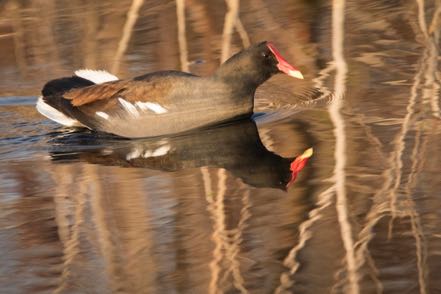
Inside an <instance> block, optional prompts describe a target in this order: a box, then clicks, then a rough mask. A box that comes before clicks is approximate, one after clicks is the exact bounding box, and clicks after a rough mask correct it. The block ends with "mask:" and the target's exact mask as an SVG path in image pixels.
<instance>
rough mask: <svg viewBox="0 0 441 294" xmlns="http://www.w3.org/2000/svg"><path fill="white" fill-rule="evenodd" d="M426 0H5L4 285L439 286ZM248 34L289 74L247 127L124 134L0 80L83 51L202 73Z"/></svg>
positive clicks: (324, 289) (38, 79)
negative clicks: (294, 166)
mask: <svg viewBox="0 0 441 294" xmlns="http://www.w3.org/2000/svg"><path fill="white" fill-rule="evenodd" d="M440 13H441V5H440V3H439V1H427V0H426V1H424V0H415V1H405V2H396V1H395V2H389V1H376V2H375V3H374V2H372V1H363V0H362V1H354V0H333V1H277V3H276V2H275V1H267V0H257V1H254V0H253V1H245V0H242V1H234V0H229V1H221V0H219V1H206V2H204V1H198V0H186V1H152V0H149V1H147V0H145V1H107V2H102V3H94V2H93V3H92V2H88V3H85V2H82V1H68V2H65V3H64V2H59V1H27V2H26V1H13V0H10V1H5V2H4V3H3V4H1V5H0V15H1V16H2V17H1V21H0V38H1V39H0V40H1V42H0V52H2V56H1V57H0V71H1V72H2V79H1V80H0V93H1V95H2V96H8V97H5V98H0V112H1V117H2V119H0V129H1V130H2V132H1V133H0V154H1V155H2V156H1V158H0V183H1V185H0V195H1V197H0V249H1V251H2V264H1V266H0V286H1V287H2V291H5V293H33V292H57V293H83V292H84V291H85V289H87V291H89V292H91V293H110V292H125V293H170V292H171V293H173V292H183V293H207V292H209V293H223V292H225V293H236V292H240V293H273V292H275V293H437V291H439V288H440V287H441V284H440V282H439V281H440V280H441V279H440V278H441V277H440V276H439V275H440V274H439V273H440V272H441V271H440V264H441V260H440V258H439V256H440V255H439V248H440V246H441V244H440V236H441V232H440V228H441V219H440V216H439V211H440V208H441V203H440V199H439V191H441V185H440V183H441V182H440V181H439V177H438V174H439V173H440V172H441V170H440V160H439V158H440V157H439V154H441V153H440V147H439V146H441V144H440V142H441V132H440V127H439V126H440V124H439V118H440V107H439V103H440V75H439V73H440V66H439V40H440V23H439V21H440ZM264 39H268V40H272V41H274V42H275V43H276V44H277V47H278V48H280V50H281V52H283V54H284V55H286V59H287V60H290V61H291V60H292V61H293V62H294V63H295V64H296V65H297V66H298V67H299V68H301V70H302V72H304V73H305V77H306V79H305V81H302V82H298V81H296V82H293V81H292V80H288V79H285V77H282V76H277V77H275V78H273V79H272V80H271V81H270V82H269V83H267V84H266V85H265V86H264V87H262V88H261V89H259V90H258V93H257V99H256V105H255V110H256V112H259V116H256V117H255V118H254V120H255V122H256V123H257V126H256V125H255V124H254V123H253V122H243V123H242V124H233V125H227V126H223V127H221V128H216V129H211V130H206V131H204V132H200V133H196V134H189V135H186V136H182V137H171V138H166V139H164V138H161V139H148V140H136V141H128V140H120V139H115V138H108V137H102V136H98V135H96V134H91V133H88V132H71V131H69V130H61V129H60V128H59V127H58V126H56V125H54V124H52V123H50V122H48V121H46V120H45V119H44V118H42V117H41V116H39V115H38V114H37V113H36V112H35V110H34V109H33V106H32V105H31V104H32V103H34V101H35V98H23V97H21V98H20V99H18V98H17V97H11V95H14V96H17V95H36V94H38V91H39V89H40V88H41V85H42V84H43V83H44V82H45V81H47V80H49V79H51V78H54V77H57V76H63V75H70V74H71V73H72V71H73V70H74V69H77V68H81V67H90V68H104V69H108V70H113V71H114V73H116V74H118V75H119V76H121V77H123V78H124V77H131V76H135V75H138V74H142V73H145V72H149V71H153V70H159V69H184V70H187V69H188V70H190V71H191V72H193V73H195V74H204V75H205V74H209V73H211V72H212V71H213V70H214V69H215V68H217V66H218V65H219V63H220V62H221V61H222V60H225V59H226V58H228V56H229V55H230V54H232V53H233V52H236V51H238V50H240V49H241V48H243V47H246V46H247V44H248V43H254V42H258V41H261V40H264ZM310 146H313V147H314V157H313V158H312V159H311V161H310V162H309V164H308V166H307V167H306V168H305V169H304V170H303V171H302V172H301V173H300V175H299V178H298V180H297V181H296V182H295V183H294V185H292V186H290V187H289V189H286V188H285V187H286V181H287V180H289V177H290V170H289V164H290V163H291V161H292V159H293V157H294V156H296V155H299V154H301V153H302V152H303V151H304V150H305V149H307V148H308V147H310ZM153 155H155V156H153Z"/></svg>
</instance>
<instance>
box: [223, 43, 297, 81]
mask: <svg viewBox="0 0 441 294" xmlns="http://www.w3.org/2000/svg"><path fill="white" fill-rule="evenodd" d="M276 73H285V74H287V75H289V76H292V77H294V78H298V79H303V75H302V74H301V72H300V71H299V70H298V69H297V68H295V67H294V66H292V65H290V64H289V63H288V62H287V61H286V60H285V59H284V58H283V57H282V56H281V54H280V52H279V51H278V50H277V49H276V47H275V46H274V44H272V43H271V42H267V41H264V42H261V43H259V44H255V45H253V46H251V47H249V48H247V49H245V50H242V51H240V52H239V53H236V54H235V55H233V56H232V57H231V58H230V59H228V60H227V61H226V62H225V63H224V64H222V65H221V67H220V68H219V70H218V71H217V72H216V75H217V76H221V77H222V78H223V79H225V80H228V81H229V82H230V83H234V84H237V85H242V87H247V88H250V89H251V88H254V90H255V88H257V87H258V86H259V85H260V84H262V83H263V82H265V81H266V80H267V79H269V78H270V77H271V76H272V75H274V74H276Z"/></svg>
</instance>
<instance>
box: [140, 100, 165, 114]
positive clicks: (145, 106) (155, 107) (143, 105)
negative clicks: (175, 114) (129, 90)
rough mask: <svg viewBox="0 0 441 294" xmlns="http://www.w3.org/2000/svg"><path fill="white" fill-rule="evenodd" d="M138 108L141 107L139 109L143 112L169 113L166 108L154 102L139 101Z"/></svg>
mask: <svg viewBox="0 0 441 294" xmlns="http://www.w3.org/2000/svg"><path fill="white" fill-rule="evenodd" d="M135 104H136V106H138V107H139V109H142V110H151V111H153V112H154V113H156V114H162V113H166V112H168V110H167V109H166V108H164V107H162V106H161V105H160V104H158V103H154V102H140V101H137V102H135Z"/></svg>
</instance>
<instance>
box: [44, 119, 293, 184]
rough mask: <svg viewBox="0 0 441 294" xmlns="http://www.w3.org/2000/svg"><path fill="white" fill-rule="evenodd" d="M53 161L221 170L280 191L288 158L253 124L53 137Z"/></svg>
mask: <svg viewBox="0 0 441 294" xmlns="http://www.w3.org/2000/svg"><path fill="white" fill-rule="evenodd" d="M51 143H52V146H51V150H50V155H51V158H52V160H54V161H58V162H59V161H63V162H66V161H85V162H89V163H93V164H102V165H111V166H123V167H138V168H150V169H155V170H163V171H178V170H182V169H187V168H197V167H203V166H208V167H217V168H224V169H226V170H228V171H229V172H231V173H232V174H233V175H235V176H236V177H239V178H241V179H242V180H243V181H244V182H245V183H247V184H248V185H250V186H254V187H268V188H278V189H282V190H285V189H286V184H287V183H288V181H289V180H290V177H291V171H290V163H291V161H292V160H293V159H292V158H283V157H281V156H279V155H277V154H274V153H273V152H271V151H269V150H267V149H266V148H265V146H264V145H263V144H262V141H261V140H260V137H259V133H258V130H257V127H256V124H255V123H254V121H251V120H245V121H241V122H236V123H231V124H226V125H222V126H217V127H214V128H210V129H204V130H198V131H195V132H191V133H187V134H184V135H180V136H173V137H161V138H148V139H138V140H125V139H120V138H116V137H112V136H110V135H103V134H97V133H92V132H84V131H82V132H79V131H73V132H68V131H65V132H63V133H56V134H53V138H52V139H51Z"/></svg>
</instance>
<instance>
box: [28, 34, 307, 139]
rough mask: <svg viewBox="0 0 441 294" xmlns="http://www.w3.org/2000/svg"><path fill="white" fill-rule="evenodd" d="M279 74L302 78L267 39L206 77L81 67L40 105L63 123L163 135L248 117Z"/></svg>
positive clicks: (51, 86) (47, 91) (46, 90)
mask: <svg viewBox="0 0 441 294" xmlns="http://www.w3.org/2000/svg"><path fill="white" fill-rule="evenodd" d="M277 73H285V74H287V75H289V76H292V77H294V78H299V79H303V75H302V74H301V72H300V71H299V70H298V69H297V68H295V67H294V66H292V65H290V64H289V63H288V62H287V61H286V60H285V59H284V58H283V57H282V56H281V54H280V52H279V51H278V50H277V49H276V47H275V46H274V44H273V43H271V42H266V41H265V42H261V43H259V44H255V45H253V46H251V47H249V48H247V49H245V50H242V51H240V52H238V53H236V54H235V55H233V56H232V57H231V58H229V59H228V60H227V61H226V62H224V63H223V64H222V65H221V66H220V67H219V68H218V69H217V70H216V71H215V72H214V73H213V74H212V75H211V76H208V77H200V76H196V75H193V74H190V73H186V72H180V71H159V72H153V73H149V74H145V75H142V76H138V77H135V78H133V79H126V80H120V79H118V78H117V77H116V76H114V75H112V74H110V73H108V72H106V71H93V70H78V71H76V72H75V75H74V76H72V77H65V78H60V79H55V80H52V81H49V82H48V83H47V84H46V85H45V86H44V87H43V90H42V96H41V97H39V99H38V102H37V105H36V107H37V110H38V111H39V112H40V113H41V114H43V115H44V116H46V117H48V118H49V119H51V120H53V121H55V122H58V123H60V124H62V125H65V126H70V127H86V128H89V129H91V130H95V131H98V132H105V133H110V134H114V135H118V136H121V137H126V138H140V137H155V136H163V135H170V134H176V133H183V132H187V131H190V130H194V129H198V128H204V127H207V126H211V125H216V124H220V123H223V122H228V121H233V120H238V119H242V118H248V117H250V116H251V115H252V114H253V106H254V94H255V92H256V89H257V87H258V86H259V85H261V84H262V83H264V82H265V81H266V80H268V79H269V78H270V77H271V76H272V75H274V74H277Z"/></svg>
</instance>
